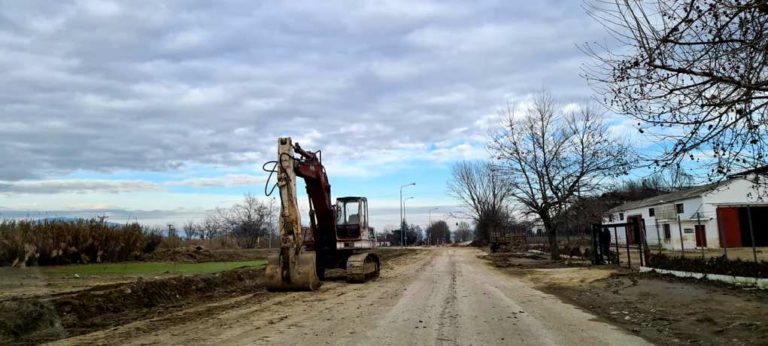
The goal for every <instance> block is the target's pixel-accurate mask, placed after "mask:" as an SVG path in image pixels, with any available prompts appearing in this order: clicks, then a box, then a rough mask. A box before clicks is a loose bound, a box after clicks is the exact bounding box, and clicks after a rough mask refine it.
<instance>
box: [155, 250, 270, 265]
mask: <svg viewBox="0 0 768 346" xmlns="http://www.w3.org/2000/svg"><path fill="white" fill-rule="evenodd" d="M272 251H274V250H271V249H220V250H209V249H206V248H203V247H190V248H178V249H158V250H155V252H153V253H151V254H147V255H144V256H143V258H142V259H143V260H144V261H145V262H196V263H199V262H220V261H250V260H260V259H266V258H267V255H268V254H269V253H270V252H272Z"/></svg>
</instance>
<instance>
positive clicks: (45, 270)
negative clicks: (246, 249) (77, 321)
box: [0, 260, 267, 298]
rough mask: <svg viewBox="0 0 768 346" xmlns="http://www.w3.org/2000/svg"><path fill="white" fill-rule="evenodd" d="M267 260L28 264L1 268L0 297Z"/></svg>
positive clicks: (259, 264) (217, 269) (202, 271)
mask: <svg viewBox="0 0 768 346" xmlns="http://www.w3.org/2000/svg"><path fill="white" fill-rule="evenodd" d="M266 264H267V261H266V260H256V261H231V262H202V263H179V262H125V263H97V264H82V265H66V266H42V267H28V268H9V267H3V268H0V298H4V297H8V296H13V295H17V294H24V295H28V294H41V293H55V292H61V291H69V290H73V289H83V288H87V287H90V286H93V285H100V284H109V283H114V282H125V281H132V280H135V279H137V278H139V277H142V278H145V279H152V278H157V277H169V276H175V275H195V274H206V273H216V272H221V271H225V270H230V269H235V268H242V267H248V268H263V267H264V266H266Z"/></svg>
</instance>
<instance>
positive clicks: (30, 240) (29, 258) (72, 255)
mask: <svg viewBox="0 0 768 346" xmlns="http://www.w3.org/2000/svg"><path fill="white" fill-rule="evenodd" d="M155 238H157V237H154V238H153V237H152V236H148V235H145V234H144V233H143V232H142V229H141V226H139V224H135V223H134V224H127V225H109V224H105V223H102V222H99V221H97V220H95V219H91V220H85V219H80V220H73V221H69V220H67V221H64V220H45V221H32V220H3V221H0V265H2V266H7V265H12V266H27V265H53V264H71V263H92V262H121V261H127V260H134V259H138V258H140V257H141V255H142V254H143V253H144V252H145V251H146V250H151V251H153V250H154V247H156V246H157V245H156V244H155V245H154V246H147V245H152V243H151V242H157V241H160V242H162V240H161V239H160V238H158V239H155ZM150 247H152V248H150Z"/></svg>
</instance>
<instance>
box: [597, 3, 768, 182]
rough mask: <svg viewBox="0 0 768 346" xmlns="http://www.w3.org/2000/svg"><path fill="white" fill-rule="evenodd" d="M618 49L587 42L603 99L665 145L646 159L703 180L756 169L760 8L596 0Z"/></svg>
mask: <svg viewBox="0 0 768 346" xmlns="http://www.w3.org/2000/svg"><path fill="white" fill-rule="evenodd" d="M593 5H594V6H592V7H591V14H592V15H593V16H594V17H595V18H596V19H597V20H598V21H599V22H600V23H602V24H603V25H605V27H606V28H607V29H608V30H609V31H610V33H611V34H612V35H613V36H614V37H615V38H616V39H617V41H618V43H619V47H618V48H616V49H608V48H606V47H601V46H595V45H592V46H587V47H586V50H587V51H588V52H589V53H591V54H592V55H593V56H594V57H595V58H596V61H597V65H596V66H592V67H588V68H587V69H586V74H587V78H588V79H590V80H591V81H592V82H595V83H592V84H593V85H594V86H595V87H596V88H597V89H598V92H600V93H601V94H604V95H606V99H605V102H606V104H607V105H609V106H610V107H611V108H612V109H614V110H616V111H617V112H620V113H624V114H627V115H629V116H631V117H633V118H634V119H636V120H637V121H638V127H639V130H640V132H645V131H649V133H650V132H651V131H652V132H653V133H654V134H656V135H658V136H660V137H661V139H662V140H667V141H669V146H668V148H666V150H665V151H664V152H663V153H661V154H660V155H658V156H656V157H654V158H653V162H654V163H655V164H656V165H658V166H661V167H666V166H669V165H674V164H680V162H681V161H683V160H685V159H688V160H695V161H697V163H698V164H700V165H702V166H703V167H707V175H708V177H709V179H710V180H719V179H722V178H723V177H725V176H727V175H729V174H732V173H734V172H736V171H740V170H744V169H752V168H758V167H761V166H763V165H765V164H766V148H767V147H766V145H767V144H768V142H767V140H768V137H766V130H768V69H767V67H768V54H767V53H766V52H768V2H766V1H765V0H680V1H669V0H653V1H630V0H603V1H596V2H593Z"/></svg>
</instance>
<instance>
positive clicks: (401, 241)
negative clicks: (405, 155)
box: [400, 183, 416, 247]
mask: <svg viewBox="0 0 768 346" xmlns="http://www.w3.org/2000/svg"><path fill="white" fill-rule="evenodd" d="M414 185H416V183H410V184H405V185H402V186H400V246H401V247H405V246H404V245H403V244H405V230H403V221H405V220H403V188H404V187H408V186H414Z"/></svg>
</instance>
